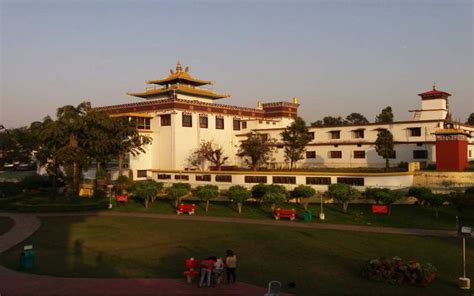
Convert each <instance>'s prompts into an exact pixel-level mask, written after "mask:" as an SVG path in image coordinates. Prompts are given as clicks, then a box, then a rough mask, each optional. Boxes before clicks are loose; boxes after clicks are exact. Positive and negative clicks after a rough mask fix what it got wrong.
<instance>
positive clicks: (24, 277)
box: [0, 211, 456, 296]
mask: <svg viewBox="0 0 474 296" xmlns="http://www.w3.org/2000/svg"><path fill="white" fill-rule="evenodd" d="M0 216H6V217H10V218H12V219H13V220H14V221H15V224H14V226H13V227H12V229H10V231H8V232H7V233H5V234H3V235H2V236H0V253H2V252H5V251H6V250H8V249H10V248H11V247H13V246H15V245H17V244H19V243H21V242H22V241H24V240H25V239H26V238H28V237H29V236H30V235H32V234H33V233H34V232H35V231H36V230H38V228H39V227H40V226H41V221H40V219H39V218H38V217H64V216H67V217H74V216H105V217H141V218H154V219H170V220H191V221H210V222H221V223H237V224H253V225H273V226H276V225H278V226H285V227H298V228H308V229H331V230H342V231H358V232H372V233H391V234H404V235H421V236H439V237H452V236H455V235H456V233H455V231H449V230H429V229H413V228H393V227H374V226H364V225H340V224H322V223H302V222H291V221H273V220H258V219H245V218H227V217H205V216H183V215H180V216H178V215H169V214H151V213H121V212H106V211H104V212H86V213H84V212H81V213H41V214H16V213H15V214H13V213H1V212H0ZM265 292H266V289H264V288H261V287H256V286H253V285H249V284H245V283H238V284H236V285H230V286H227V285H220V286H218V287H212V288H202V289H199V288H197V287H196V285H188V284H186V283H185V281H184V280H183V279H99V278H94V279H91V278H60V277H53V276H41V275H33V274H26V273H20V272H16V271H12V270H9V269H7V268H5V267H2V266H0V295H1V296H9V295H39V296H41V295H65V296H67V295H114V296H115V295H222V296H226V295H229V296H231V295H260V296H261V295H263V294H265ZM282 295H285V294H282Z"/></svg>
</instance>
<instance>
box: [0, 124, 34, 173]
mask: <svg viewBox="0 0 474 296" xmlns="http://www.w3.org/2000/svg"><path fill="white" fill-rule="evenodd" d="M36 145H37V143H36V141H35V138H34V137H32V136H31V132H30V130H29V129H28V128H26V127H20V128H14V129H4V130H2V131H1V132H0V151H2V153H3V157H2V158H1V160H2V161H3V162H8V163H14V162H20V163H29V162H31V156H32V153H33V150H34V149H35V147H36ZM0 165H3V163H2V164H0Z"/></svg>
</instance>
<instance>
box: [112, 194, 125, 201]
mask: <svg viewBox="0 0 474 296" xmlns="http://www.w3.org/2000/svg"><path fill="white" fill-rule="evenodd" d="M115 200H116V201H117V202H121V203H126V202H127V201H128V195H127V194H119V195H117V196H116V197H115Z"/></svg>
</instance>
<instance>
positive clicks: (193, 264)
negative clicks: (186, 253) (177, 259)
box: [183, 258, 201, 284]
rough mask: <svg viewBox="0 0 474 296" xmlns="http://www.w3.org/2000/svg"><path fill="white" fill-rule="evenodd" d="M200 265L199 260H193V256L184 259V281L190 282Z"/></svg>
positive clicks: (197, 272)
mask: <svg viewBox="0 0 474 296" xmlns="http://www.w3.org/2000/svg"><path fill="white" fill-rule="evenodd" d="M200 265H201V260H194V258H189V259H186V261H184V266H185V271H184V272H183V275H184V276H185V277H186V282H187V283H188V284H190V283H191V282H192V280H193V278H194V277H196V276H197V275H199V267H200Z"/></svg>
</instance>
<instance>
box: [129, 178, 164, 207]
mask: <svg viewBox="0 0 474 296" xmlns="http://www.w3.org/2000/svg"><path fill="white" fill-rule="evenodd" d="M161 189H163V183H158V182H156V181H153V180H146V181H137V182H135V183H134V184H133V185H132V186H131V187H130V190H131V192H132V195H133V196H134V197H136V198H139V199H142V200H143V203H144V205H145V208H148V203H149V202H154V201H155V199H156V196H157V195H158V193H160V191H161Z"/></svg>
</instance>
